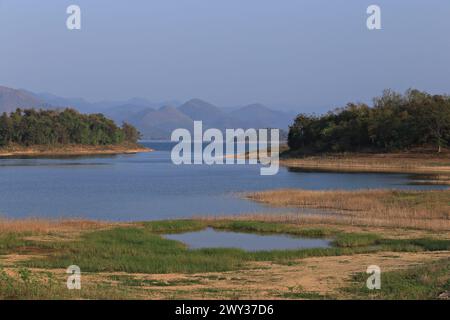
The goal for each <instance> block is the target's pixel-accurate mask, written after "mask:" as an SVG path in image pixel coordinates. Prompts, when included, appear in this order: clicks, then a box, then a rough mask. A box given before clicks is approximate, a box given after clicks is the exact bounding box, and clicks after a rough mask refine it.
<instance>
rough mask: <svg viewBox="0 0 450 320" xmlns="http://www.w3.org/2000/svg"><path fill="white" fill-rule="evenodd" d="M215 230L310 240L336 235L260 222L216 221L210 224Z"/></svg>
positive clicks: (333, 231) (330, 231) (319, 230)
mask: <svg viewBox="0 0 450 320" xmlns="http://www.w3.org/2000/svg"><path fill="white" fill-rule="evenodd" d="M210 225H211V226H212V227H213V228H215V229H223V230H229V231H241V232H251V233H261V234H279V233H284V234H290V235H296V236H303V237H310V238H325V237H330V236H333V235H335V234H336V231H335V230H332V229H325V228H301V227H299V226H298V225H292V224H284V223H272V222H262V221H217V222H213V223H212V224H210Z"/></svg>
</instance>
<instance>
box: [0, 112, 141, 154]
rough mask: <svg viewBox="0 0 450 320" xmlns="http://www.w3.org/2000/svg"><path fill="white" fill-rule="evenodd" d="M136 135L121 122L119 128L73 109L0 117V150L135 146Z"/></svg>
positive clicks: (107, 121) (100, 116) (19, 113)
mask: <svg viewBox="0 0 450 320" xmlns="http://www.w3.org/2000/svg"><path fill="white" fill-rule="evenodd" d="M138 139H139V132H138V131H137V130H136V129H135V128H134V127H133V126H131V125H129V124H127V123H124V124H123V125H122V127H118V126H117V125H116V124H115V123H114V121H112V120H110V119H107V118H106V117H105V116H103V115H102V114H89V115H87V114H81V113H79V112H77V111H76V110H73V109H64V110H35V109H27V110H21V109H17V110H16V111H14V112H11V113H10V114H7V113H6V112H5V113H3V114H2V115H1V116H0V147H1V146H8V145H11V144H17V145H21V146H33V145H57V144H62V145H64V144H80V145H115V144H121V143H125V142H131V143H136V142H137V140H138Z"/></svg>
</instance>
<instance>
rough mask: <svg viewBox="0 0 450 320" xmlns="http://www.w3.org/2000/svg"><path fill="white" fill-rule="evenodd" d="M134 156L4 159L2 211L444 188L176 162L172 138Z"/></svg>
mask: <svg viewBox="0 0 450 320" xmlns="http://www.w3.org/2000/svg"><path fill="white" fill-rule="evenodd" d="M143 144H144V145H146V146H147V147H150V148H153V149H155V150H157V151H155V152H150V153H141V154H136V155H117V156H95V157H77V158H73V157H72V158H63V159H61V158H38V159H32V158H21V159H12V158H4V159H0V215H2V216H6V217H14V218H22V217H44V218H64V217H65V218H67V217H74V218H88V219H99V220H113V221H136V220H157V219H168V218H182V217H183V218H185V217H192V216H196V215H225V214H243V213H257V212H268V211H274V210H275V209H270V208H267V207H265V206H263V205H260V204H257V203H254V202H251V201H247V200H244V199H241V198H240V197H239V195H238V193H240V192H246V191H260V190H268V189H276V188H304V189H312V190H319V189H359V188H398V189H440V188H445V187H441V186H426V185H412V184H411V182H412V180H411V177H410V176H409V175H407V174H378V173H328V172H302V171H299V170H290V169H288V168H283V167H281V168H280V171H279V173H278V174H277V175H275V176H261V175H260V174H259V173H260V171H259V166H258V165H215V166H207V165H181V166H176V165H173V164H172V162H171V160H170V150H171V147H172V146H173V145H174V144H173V143H169V142H144V143H143Z"/></svg>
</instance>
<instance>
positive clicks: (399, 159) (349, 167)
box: [280, 153, 450, 180]
mask: <svg viewBox="0 0 450 320" xmlns="http://www.w3.org/2000/svg"><path fill="white" fill-rule="evenodd" d="M280 164H281V165H284V166H287V167H291V168H298V169H304V170H325V171H341V172H389V173H423V174H450V154H449V153H442V154H438V153H383V154H371V153H367V154H365V153H348V154H323V155H312V156H302V157H292V156H290V154H288V153H287V154H286V155H285V156H284V157H282V158H281V160H280ZM446 180H448V177H447V178H446Z"/></svg>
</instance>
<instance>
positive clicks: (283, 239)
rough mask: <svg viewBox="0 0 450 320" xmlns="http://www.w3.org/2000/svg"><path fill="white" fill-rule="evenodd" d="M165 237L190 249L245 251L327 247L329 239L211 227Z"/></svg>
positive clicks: (329, 244)
mask: <svg viewBox="0 0 450 320" xmlns="http://www.w3.org/2000/svg"><path fill="white" fill-rule="evenodd" d="M164 237H165V238H167V239H171V240H177V241H181V242H183V243H185V244H186V245H187V246H188V247H189V248H190V249H202V248H239V249H243V250H246V251H261V250H287V249H309V248H328V247H330V246H331V241H330V240H325V239H308V238H296V237H290V236H286V235H258V234H250V233H239V232H228V231H217V230H214V229H211V228H208V229H206V230H202V231H196V232H187V233H180V234H170V235H165V236H164Z"/></svg>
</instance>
